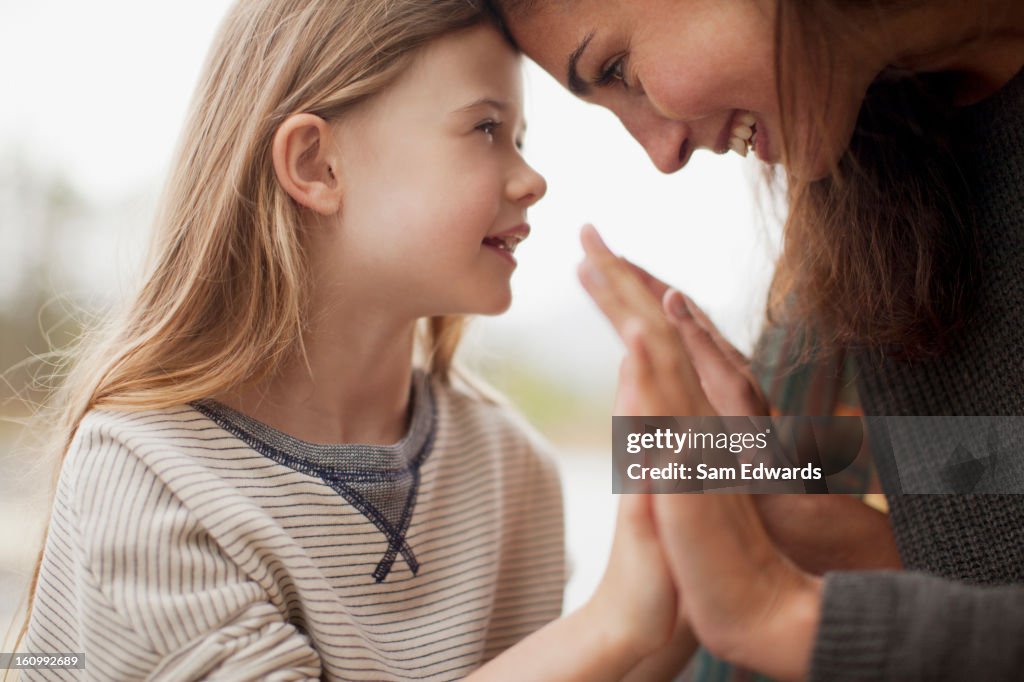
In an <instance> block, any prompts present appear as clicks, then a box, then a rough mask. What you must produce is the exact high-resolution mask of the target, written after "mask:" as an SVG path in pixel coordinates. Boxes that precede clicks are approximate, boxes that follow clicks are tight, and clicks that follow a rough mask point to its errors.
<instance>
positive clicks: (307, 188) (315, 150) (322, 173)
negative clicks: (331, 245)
mask: <svg viewBox="0 0 1024 682" xmlns="http://www.w3.org/2000/svg"><path fill="white" fill-rule="evenodd" d="M330 142H331V126H330V124H328V123H327V121H325V120H324V119H322V118H320V117H319V116H316V115H314V114H294V115H292V116H289V117H288V118H286V119H285V120H284V122H283V123H282V124H281V125H280V126H278V128H277V132H276V133H274V144H273V147H272V151H271V154H272V156H273V160H274V173H275V174H276V175H277V181H278V182H279V183H281V187H283V188H284V191H285V192H287V193H288V196H290V197H291V198H292V199H294V200H295V201H296V202H297V203H298V204H299V205H300V206H305V207H306V208H308V209H311V210H313V211H316V212H317V213H320V214H322V215H333V214H335V213H337V212H338V211H339V210H340V209H341V182H340V181H339V179H338V173H337V169H336V168H335V166H336V165H337V160H336V159H334V158H333V156H332V155H333V153H334V152H333V151H332V145H331V144H330Z"/></svg>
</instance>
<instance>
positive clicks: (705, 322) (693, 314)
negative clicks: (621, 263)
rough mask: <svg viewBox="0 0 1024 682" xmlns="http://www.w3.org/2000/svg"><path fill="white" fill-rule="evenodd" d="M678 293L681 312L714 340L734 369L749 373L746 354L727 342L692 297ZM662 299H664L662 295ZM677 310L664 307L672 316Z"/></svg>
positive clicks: (748, 362) (676, 308)
mask: <svg viewBox="0 0 1024 682" xmlns="http://www.w3.org/2000/svg"><path fill="white" fill-rule="evenodd" d="M679 295H680V297H682V299H683V303H684V305H685V308H686V311H685V312H684V313H683V314H684V315H686V314H687V313H688V315H687V316H688V317H690V318H691V319H693V320H695V321H696V322H697V324H698V325H700V326H701V328H703V329H704V330H705V331H706V332H707V333H708V336H710V337H711V339H712V340H713V341H714V342H715V345H717V346H718V348H719V350H720V351H721V352H722V355H723V356H724V357H725V359H726V360H728V361H729V362H731V363H732V364H733V366H734V367H736V369H738V370H740V371H741V372H744V373H746V374H750V360H749V359H747V356H745V355H744V354H743V353H741V352H739V351H738V350H736V347H735V346H733V345H732V344H731V343H729V341H728V339H726V338H725V337H724V336H722V333H721V332H720V331H718V327H716V326H715V323H714V322H712V321H711V318H710V317H708V315H707V313H705V312H704V310H703V309H701V307H700V306H699V305H697V304H696V303H694V301H693V299H692V298H690V297H689V296H687V295H686V294H684V293H682V292H681V291H680V292H679ZM662 300H663V301H664V300H665V299H664V297H663V299H662ZM678 310H679V308H678V307H677V306H676V307H673V308H672V309H671V310H670V309H669V308H668V307H667V306H666V308H665V311H666V312H667V313H669V315H670V316H673V317H674V316H675V313H676V311H678Z"/></svg>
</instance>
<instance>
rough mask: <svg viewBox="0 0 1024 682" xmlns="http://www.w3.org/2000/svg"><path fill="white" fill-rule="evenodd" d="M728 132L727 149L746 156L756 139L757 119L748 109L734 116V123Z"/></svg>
mask: <svg viewBox="0 0 1024 682" xmlns="http://www.w3.org/2000/svg"><path fill="white" fill-rule="evenodd" d="M729 132H730V135H729V149H731V150H733V151H734V152H736V153H737V154H739V155H740V156H746V155H747V151H748V150H750V149H753V148H754V144H755V142H756V140H757V119H755V118H754V115H753V114H751V113H750V112H749V111H747V112H744V113H742V114H740V115H739V116H737V117H736V125H734V126H733V129H732V130H731V131H729Z"/></svg>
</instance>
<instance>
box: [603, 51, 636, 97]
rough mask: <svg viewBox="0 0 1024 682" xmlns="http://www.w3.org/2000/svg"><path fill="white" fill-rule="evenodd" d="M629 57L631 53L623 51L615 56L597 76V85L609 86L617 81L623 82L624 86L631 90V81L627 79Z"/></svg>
mask: <svg viewBox="0 0 1024 682" xmlns="http://www.w3.org/2000/svg"><path fill="white" fill-rule="evenodd" d="M628 59H629V53H628V52H623V53H622V54H620V55H618V56H616V57H614V58H613V59H612V61H611V62H610V63H609V64H608V65H607V66H605V67H604V69H602V70H601V74H600V75H599V76H598V77H597V81H596V82H595V83H596V85H599V86H602V87H604V86H607V85H614V84H615V83H616V82H618V83H621V84H622V87H624V88H625V89H626V90H629V82H628V81H627V80H626V66H627V61H628Z"/></svg>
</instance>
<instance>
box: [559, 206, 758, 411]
mask: <svg viewBox="0 0 1024 682" xmlns="http://www.w3.org/2000/svg"><path fill="white" fill-rule="evenodd" d="M581 242H582V243H583V249H584V251H585V253H586V258H585V259H584V261H583V263H582V264H581V265H580V269H579V275H580V280H581V282H582V283H583V286H584V288H585V289H586V290H587V293H589V294H590V296H591V298H593V299H594V302H595V303H597V305H598V307H599V308H600V309H601V311H602V312H603V313H604V314H605V316H606V317H607V318H608V320H609V321H610V322H611V323H612V326H613V327H614V328H615V330H616V331H617V332H618V334H619V336H620V338H622V339H623V341H624V342H627V343H628V340H627V337H628V336H630V335H635V336H639V337H641V338H643V339H644V342H645V346H646V347H647V349H648V352H649V355H650V361H651V363H652V365H653V366H654V368H655V376H656V377H657V379H656V387H657V388H656V389H655V390H656V394H657V395H652V396H648V398H649V399H650V400H649V402H651V403H652V405H651V407H650V408H649V409H652V410H655V411H651V412H646V413H642V414H646V415H647V416H657V415H710V414H720V415H730V416H760V415H767V414H768V401H767V400H766V399H765V397H764V394H763V393H762V392H761V389H760V387H759V386H758V383H757V381H756V380H755V378H754V376H753V374H752V373H751V371H750V362H749V361H748V360H747V359H746V358H745V357H744V356H743V354H742V353H740V352H739V351H738V350H736V348H734V347H733V346H732V345H731V344H730V343H729V342H728V341H726V340H725V338H724V337H723V336H722V334H721V333H720V332H719V331H718V329H716V328H715V326H714V324H713V323H712V322H711V320H710V319H709V318H708V316H707V315H706V314H704V311H702V310H701V309H700V308H699V307H697V305H696V304H695V303H693V301H692V300H690V299H689V298H687V297H686V296H684V295H683V294H682V293H680V292H679V291H676V290H674V289H671V288H670V287H669V286H668V285H666V284H665V283H664V282H661V281H660V280H658V279H657V278H655V277H654V276H653V275H651V274H650V273H648V272H646V271H645V270H643V269H641V268H639V267H637V266H636V265H633V264H632V263H630V262H628V261H627V260H625V259H624V258H620V257H617V256H615V254H613V253H612V252H611V251H610V250H609V249H608V247H607V246H605V244H604V242H603V241H602V240H601V237H600V236H599V235H598V234H597V231H596V230H595V229H594V228H593V227H592V226H589V225H588V226H586V227H584V228H583V232H582V234H581ZM621 385H622V384H621V382H620V386H621ZM665 403H670V404H674V405H676V406H677V407H676V408H674V409H675V410H676V411H675V412H670V411H666V410H667V409H668V408H667V406H665ZM616 414H629V413H628V412H620V411H616ZM634 414H641V413H639V412H634Z"/></svg>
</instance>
